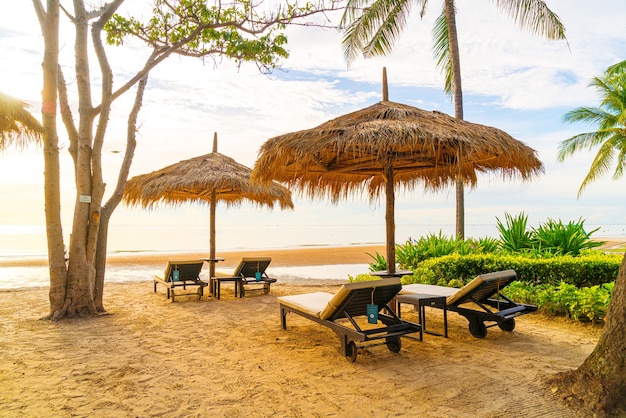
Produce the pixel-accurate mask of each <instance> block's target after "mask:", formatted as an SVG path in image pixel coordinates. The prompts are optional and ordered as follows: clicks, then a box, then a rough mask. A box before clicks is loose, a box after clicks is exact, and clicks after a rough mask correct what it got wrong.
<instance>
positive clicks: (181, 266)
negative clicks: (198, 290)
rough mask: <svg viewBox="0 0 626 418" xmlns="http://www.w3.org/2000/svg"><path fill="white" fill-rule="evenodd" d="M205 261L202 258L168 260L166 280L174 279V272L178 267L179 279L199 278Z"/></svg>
mask: <svg viewBox="0 0 626 418" xmlns="http://www.w3.org/2000/svg"><path fill="white" fill-rule="evenodd" d="M203 265H204V261H202V260H185V261H168V262H167V267H166V268H165V276H164V277H165V281H166V282H171V281H172V273H173V272H174V270H175V269H178V280H180V281H183V280H199V279H200V271H202V266H203Z"/></svg>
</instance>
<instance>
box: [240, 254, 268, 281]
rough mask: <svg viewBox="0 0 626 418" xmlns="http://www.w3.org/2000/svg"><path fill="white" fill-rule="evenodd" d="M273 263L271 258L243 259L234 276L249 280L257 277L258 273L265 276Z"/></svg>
mask: <svg viewBox="0 0 626 418" xmlns="http://www.w3.org/2000/svg"><path fill="white" fill-rule="evenodd" d="M271 262H272V259H271V258H270V257H258V258H242V259H241V262H240V263H239V265H238V266H237V268H236V269H235V272H234V273H233V276H235V277H244V278H248V277H255V275H256V272H259V273H261V274H264V273H265V270H266V269H267V266H269V265H270V263H271Z"/></svg>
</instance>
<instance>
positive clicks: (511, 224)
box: [496, 212, 533, 252]
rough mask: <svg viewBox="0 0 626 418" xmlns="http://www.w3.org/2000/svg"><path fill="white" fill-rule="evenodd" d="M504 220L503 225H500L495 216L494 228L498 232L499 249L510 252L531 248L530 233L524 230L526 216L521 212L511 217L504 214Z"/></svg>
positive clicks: (526, 222)
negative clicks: (496, 228) (495, 227)
mask: <svg viewBox="0 0 626 418" xmlns="http://www.w3.org/2000/svg"><path fill="white" fill-rule="evenodd" d="M504 219H505V223H502V222H501V221H500V219H499V218H498V217H497V216H496V226H497V227H498V231H500V248H502V249H503V250H505V251H511V252H518V251H522V250H525V249H529V248H532V247H533V239H532V233H531V232H530V231H528V229H527V228H526V226H527V224H528V216H527V215H525V214H524V212H522V213H520V214H519V215H517V217H513V216H511V215H510V214H508V213H506V212H505V213H504Z"/></svg>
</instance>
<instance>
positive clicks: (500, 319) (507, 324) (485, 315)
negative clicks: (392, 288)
mask: <svg viewBox="0 0 626 418" xmlns="http://www.w3.org/2000/svg"><path fill="white" fill-rule="evenodd" d="M515 280H517V273H516V272H515V270H505V271H498V272H495V273H488V274H481V275H479V276H477V277H476V278H474V280H472V281H471V282H469V283H468V284H466V285H465V286H463V287H462V288H460V289H456V288H453V287H445V286H434V285H427V284H410V285H406V286H404V287H403V288H402V290H401V291H400V295H407V294H416V295H418V294H422V295H438V296H445V297H446V299H445V300H446V308H447V310H449V311H454V312H457V313H459V314H460V315H463V316H464V317H465V318H466V319H467V320H468V321H469V330H470V333H471V334H472V335H473V336H474V337H476V338H483V337H485V336H486V335H487V328H489V327H493V326H496V325H498V327H499V328H500V329H501V330H503V331H513V329H515V317H517V316H520V315H524V314H527V313H529V312H534V311H536V310H537V306H535V305H523V304H518V303H515V302H513V301H512V300H510V299H508V298H507V297H506V296H504V295H503V294H502V290H503V289H504V288H505V287H506V286H508V285H509V284H510V283H511V282H513V281H515ZM434 307H436V308H443V307H444V306H441V305H439V306H434ZM485 322H494V324H491V325H485Z"/></svg>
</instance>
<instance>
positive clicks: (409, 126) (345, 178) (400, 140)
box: [252, 75, 543, 274]
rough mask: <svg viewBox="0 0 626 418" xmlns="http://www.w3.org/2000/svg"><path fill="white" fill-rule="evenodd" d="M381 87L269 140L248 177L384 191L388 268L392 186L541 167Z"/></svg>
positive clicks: (471, 126)
mask: <svg viewBox="0 0 626 418" xmlns="http://www.w3.org/2000/svg"><path fill="white" fill-rule="evenodd" d="M383 79H385V76H384V75H383ZM384 84H385V83H384ZM386 91H387V89H386V86H385V85H384V87H383V101H382V102H380V103H376V104H375V105H373V106H370V107H367V108H365V109H362V110H359V111H356V112H353V113H349V114H346V115H344V116H341V117H338V118H336V119H333V120H330V121H328V122H326V123H323V124H321V125H319V126H317V127H315V128H312V129H307V130H303V131H298V132H292V133H288V134H285V135H281V136H277V137H274V138H271V139H269V140H268V141H266V142H265V143H264V144H263V146H262V147H261V150H260V152H259V158H258V160H257V162H256V164H255V167H254V171H253V173H252V179H253V181H259V182H261V183H262V182H264V181H270V180H277V181H280V182H285V183H286V184H287V185H288V187H290V188H291V187H296V188H298V189H300V190H301V191H302V192H303V193H304V194H306V195H308V196H309V197H311V198H315V197H328V198H330V199H331V201H332V202H333V203H337V202H338V200H339V199H341V198H344V197H347V195H348V194H350V193H352V192H367V194H368V195H369V197H370V199H375V198H376V197H377V196H379V195H381V194H382V193H383V191H384V195H385V196H386V215H385V220H386V233H387V241H386V257H387V272H388V273H390V274H394V273H395V225H394V216H395V215H394V199H395V197H394V186H396V185H403V186H405V188H406V189H409V190H411V189H414V188H415V187H416V186H417V185H423V186H424V187H426V188H428V189H432V190H437V189H441V188H443V187H444V186H446V185H448V184H452V183H453V182H454V181H455V179H456V178H457V176H460V178H462V179H463V180H464V181H465V182H466V183H467V184H469V185H470V186H475V185H476V182H477V173H480V172H486V171H492V170H496V171H499V172H500V173H501V174H502V176H503V177H511V178H514V177H520V178H522V179H529V178H531V177H532V176H533V175H535V174H538V173H540V172H542V171H543V165H542V163H541V161H539V159H538V158H537V156H536V152H535V150H533V149H532V148H530V147H528V146H526V145H525V144H523V143H522V142H520V141H517V140H515V139H514V138H512V137H511V136H510V135H509V134H507V133H506V132H503V131H501V130H499V129H496V128H492V127H489V126H484V125H478V124H475V123H470V122H466V121H463V120H460V119H456V118H453V117H451V116H449V115H446V114H444V113H441V112H438V111H433V112H430V111H426V110H421V109H418V108H415V107H411V106H407V105H403V104H400V103H394V102H390V101H387V97H386Z"/></svg>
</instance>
